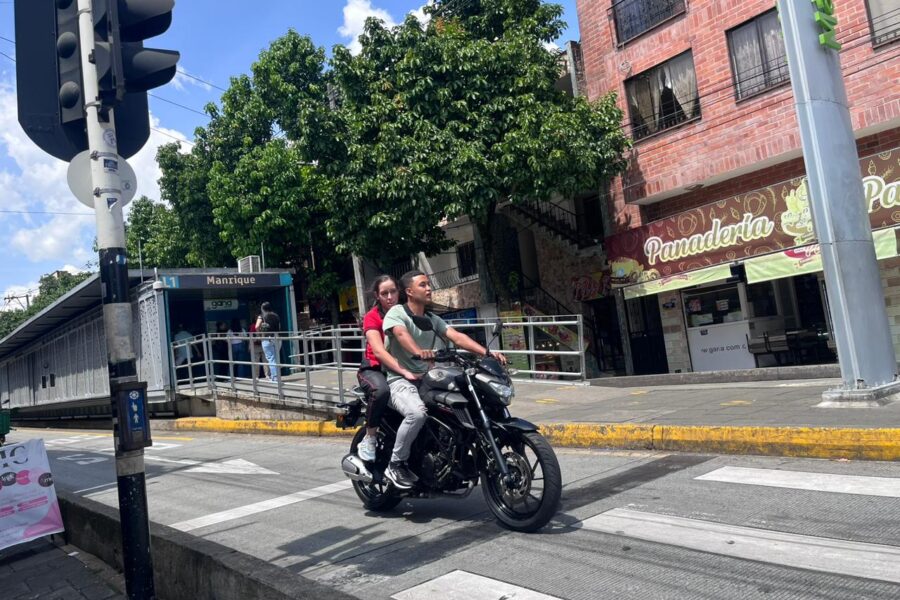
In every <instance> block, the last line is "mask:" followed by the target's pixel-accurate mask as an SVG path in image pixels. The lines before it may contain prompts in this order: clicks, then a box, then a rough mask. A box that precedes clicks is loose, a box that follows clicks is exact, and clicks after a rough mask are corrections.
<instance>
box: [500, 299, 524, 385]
mask: <svg viewBox="0 0 900 600" xmlns="http://www.w3.org/2000/svg"><path fill="white" fill-rule="evenodd" d="M500 318H501V319H503V322H504V323H509V322H511V321H517V320H520V319H521V318H522V313H521V312H520V311H517V310H505V311H501V312H500ZM500 341H501V343H502V344H503V350H528V340H527V339H526V337H525V328H524V327H518V326H513V327H508V326H507V327H504V328H503V331H501V332H500ZM506 358H507V360H508V361H509V366H510V367H511V368H513V369H518V370H520V371H528V370H529V369H530V364H529V363H528V355H527V354H508V355H507V357H506Z"/></svg>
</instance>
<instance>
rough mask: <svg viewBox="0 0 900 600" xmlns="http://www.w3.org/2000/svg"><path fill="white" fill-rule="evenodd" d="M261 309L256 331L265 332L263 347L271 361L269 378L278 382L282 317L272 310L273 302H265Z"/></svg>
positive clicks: (268, 360) (267, 358) (267, 360)
mask: <svg viewBox="0 0 900 600" xmlns="http://www.w3.org/2000/svg"><path fill="white" fill-rule="evenodd" d="M260 309H261V310H262V314H261V315H259V318H258V319H257V320H256V331H258V332H259V333H261V334H263V337H262V349H263V353H264V354H265V355H266V362H267V363H269V379H270V380H271V381H275V382H277V381H278V379H279V374H280V369H279V367H278V350H279V346H280V345H281V341H280V340H279V339H278V333H279V332H280V331H281V317H279V316H278V313H276V312H275V311H274V310H272V304H271V303H269V302H263V303H262V306H260Z"/></svg>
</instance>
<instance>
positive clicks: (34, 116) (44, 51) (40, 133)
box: [15, 0, 87, 161]
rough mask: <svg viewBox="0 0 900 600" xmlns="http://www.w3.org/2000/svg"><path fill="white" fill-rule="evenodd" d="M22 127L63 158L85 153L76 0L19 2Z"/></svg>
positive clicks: (17, 34)
mask: <svg viewBox="0 0 900 600" xmlns="http://www.w3.org/2000/svg"><path fill="white" fill-rule="evenodd" d="M15 18H16V82H17V87H18V100H19V123H20V124H21V125H22V128H23V129H24V130H25V133H26V134H27V135H28V137H30V138H31V139H32V140H33V141H34V143H36V144H37V145H38V146H40V147H41V148H42V149H43V150H44V151H45V152H47V153H49V154H51V155H53V156H55V157H56V158H60V159H62V160H66V161H68V160H71V158H72V157H73V156H75V155H76V154H78V153H79V152H81V151H82V150H86V149H87V133H86V130H85V121H84V97H83V96H84V92H83V90H84V86H83V84H82V77H81V43H80V40H79V38H78V3H77V1H76V0H58V1H53V2H51V1H48V0H41V1H39V2H35V1H34V0H16V11H15Z"/></svg>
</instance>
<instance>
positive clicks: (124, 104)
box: [15, 0, 179, 161]
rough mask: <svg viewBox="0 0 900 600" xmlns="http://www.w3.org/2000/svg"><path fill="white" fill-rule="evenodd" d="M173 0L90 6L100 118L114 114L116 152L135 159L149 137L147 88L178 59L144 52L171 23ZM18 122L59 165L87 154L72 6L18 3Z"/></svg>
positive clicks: (48, 0) (171, 72)
mask: <svg viewBox="0 0 900 600" xmlns="http://www.w3.org/2000/svg"><path fill="white" fill-rule="evenodd" d="M174 5H175V2H174V0H93V2H92V12H93V16H94V40H95V41H94V43H95V50H94V54H93V61H94V63H95V65H96V66H97V71H98V79H99V81H98V83H99V84H100V85H99V91H100V93H99V98H97V100H99V101H100V102H101V118H103V115H104V114H108V110H107V109H110V108H114V109H115V113H114V114H115V124H116V136H117V138H118V151H119V154H120V155H121V156H123V157H124V158H130V157H131V156H134V155H135V154H136V153H137V152H138V151H139V150H140V149H141V148H142V147H143V146H144V144H145V143H146V142H147V139H148V138H149V137H150V117H149V109H148V103H147V90H150V89H153V88H154V87H158V86H161V85H165V84H166V83H168V82H169V81H171V79H172V78H173V77H174V76H175V72H176V68H177V64H178V59H179V53H178V52H175V51H171V50H155V49H149V48H146V49H145V48H144V47H143V40H145V39H147V38H149V37H153V36H155V35H159V34H161V33H163V32H164V31H165V30H166V29H168V27H169V25H170V24H171V22H172V9H173V8H174ZM15 18H16V47H17V56H16V59H17V62H16V74H17V87H18V104H19V123H20V124H21V125H22V128H23V129H24V130H25V133H26V134H27V135H28V137H29V138H31V140H32V141H34V142H35V143H36V144H37V145H38V146H39V147H40V148H41V149H43V150H44V151H45V152H47V153H48V154H50V155H52V156H55V157H56V158H59V159H61V160H64V161H69V160H71V159H72V158H74V157H75V155H76V154H78V153H79V152H82V151H84V150H87V149H88V141H87V122H86V118H85V113H84V105H85V102H86V101H87V102H90V101H92V100H94V99H86V98H84V85H83V73H82V69H81V54H80V52H81V44H80V39H79V35H78V2H77V0H16V3H15Z"/></svg>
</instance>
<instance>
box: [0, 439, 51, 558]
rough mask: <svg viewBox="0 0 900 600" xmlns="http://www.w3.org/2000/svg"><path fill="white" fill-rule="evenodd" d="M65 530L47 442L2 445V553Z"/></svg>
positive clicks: (0, 543) (0, 481) (0, 471)
mask: <svg viewBox="0 0 900 600" xmlns="http://www.w3.org/2000/svg"><path fill="white" fill-rule="evenodd" d="M61 531H63V523H62V515H61V514H60V512H59V503H58V502H57V500H56V488H54V487H53V475H51V474H50V461H49V460H47V450H46V449H45V448H44V440H41V439H37V440H28V441H27V442H22V443H20V444H10V445H8V446H0V550H3V549H4V548H9V547H10V546H15V545H16V544H21V543H24V542H29V541H31V540H34V539H37V538H40V537H43V536H45V535H50V534H51V533H59V532H61Z"/></svg>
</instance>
